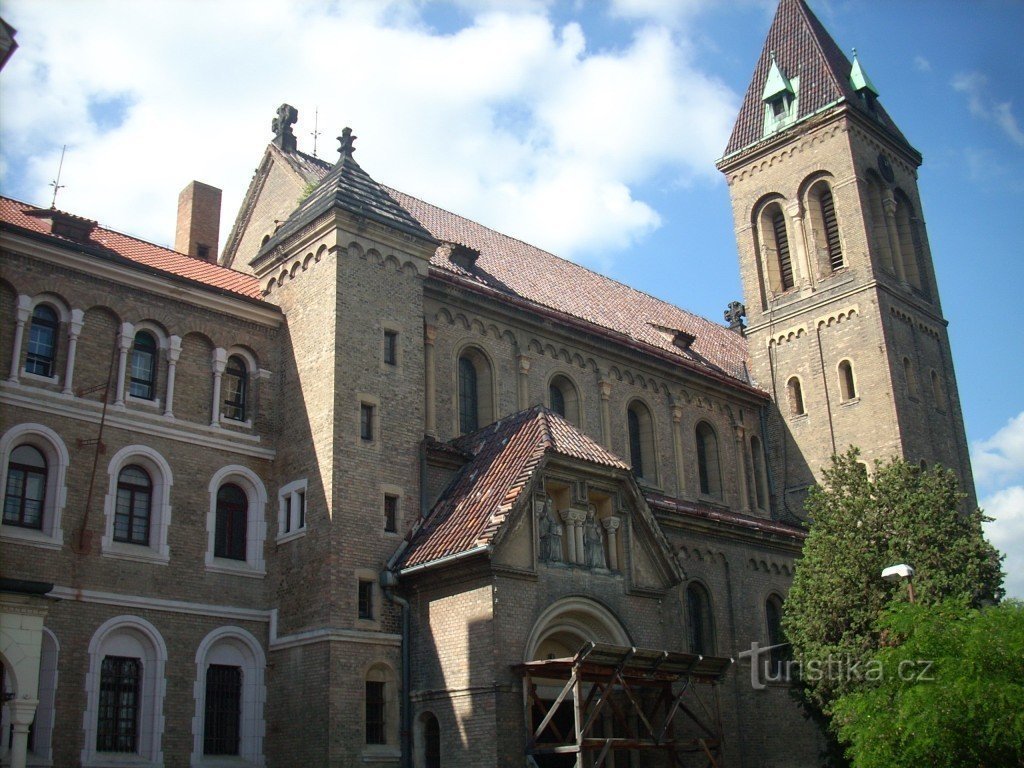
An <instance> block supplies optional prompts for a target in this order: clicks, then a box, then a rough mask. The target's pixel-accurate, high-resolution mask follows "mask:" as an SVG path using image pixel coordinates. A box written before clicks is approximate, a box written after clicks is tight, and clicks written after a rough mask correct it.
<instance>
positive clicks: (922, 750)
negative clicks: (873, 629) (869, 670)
mask: <svg viewBox="0 0 1024 768" xmlns="http://www.w3.org/2000/svg"><path fill="white" fill-rule="evenodd" d="M878 628H879V629H880V631H881V634H882V636H883V637H884V638H885V642H884V643H883V645H882V647H881V648H880V649H879V650H878V651H877V652H876V653H875V654H874V655H873V656H872V659H871V663H872V664H873V665H877V669H878V670H879V680H878V682H877V683H875V684H869V685H867V686H865V687H864V688H863V689H861V690H859V691H855V692H851V693H847V694H845V695H843V696H840V697H839V698H838V699H837V700H836V701H835V703H834V705H833V723H834V725H835V730H836V731H837V732H838V735H839V738H840V739H841V740H842V741H843V742H846V743H847V744H848V747H847V752H846V754H847V756H848V757H849V758H850V759H851V760H852V764H853V766H854V768H902V767H903V766H907V767H908V768H909V767H910V766H913V767H914V768H917V766H922V765H941V766H948V768H977V766H982V765H984V766H997V765H998V766H1024V607H1022V606H1021V604H1019V603H1016V602H1013V601H1010V602H1007V603H1004V604H1002V605H999V606H991V607H987V608H983V609H981V610H978V609H972V608H971V607H970V606H969V605H968V604H967V601H965V600H962V599H955V600H948V601H945V602H943V603H940V604H939V605H932V606H926V605H921V604H917V605H906V604H904V605H899V606H897V607H895V608H892V609H890V610H889V611H887V612H886V613H885V614H884V615H883V617H882V619H881V621H880V622H879V624H878Z"/></svg>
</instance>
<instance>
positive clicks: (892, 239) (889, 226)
mask: <svg viewBox="0 0 1024 768" xmlns="http://www.w3.org/2000/svg"><path fill="white" fill-rule="evenodd" d="M882 207H883V208H885V235H886V237H888V238H889V252H890V253H891V254H892V266H893V269H895V270H896V277H897V278H898V279H899V281H900V282H901V283H903V284H904V285H906V284H907V274H906V272H904V271H903V256H902V254H901V253H900V239H899V234H898V230H897V228H896V198H895V197H893V195H892V192H889V191H886V193H885V197H884V198H883V199H882Z"/></svg>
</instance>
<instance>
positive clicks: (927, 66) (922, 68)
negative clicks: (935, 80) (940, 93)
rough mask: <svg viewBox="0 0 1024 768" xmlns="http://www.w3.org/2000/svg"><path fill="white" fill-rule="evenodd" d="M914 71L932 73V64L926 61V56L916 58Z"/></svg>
mask: <svg viewBox="0 0 1024 768" xmlns="http://www.w3.org/2000/svg"><path fill="white" fill-rule="evenodd" d="M914 69H916V70H917V71H918V72H931V71H932V63H931V62H930V61H928V59H926V58H925V57H924V56H915V57H914Z"/></svg>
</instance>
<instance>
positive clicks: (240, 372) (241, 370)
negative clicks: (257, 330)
mask: <svg viewBox="0 0 1024 768" xmlns="http://www.w3.org/2000/svg"><path fill="white" fill-rule="evenodd" d="M223 386H224V418H226V419H232V420H234V421H245V409H246V400H247V399H248V394H249V369H248V368H246V366H245V360H244V359H243V358H242V357H241V356H240V355H232V356H231V357H229V358H228V364H227V367H226V368H225V369H224V380H223Z"/></svg>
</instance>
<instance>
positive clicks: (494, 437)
mask: <svg viewBox="0 0 1024 768" xmlns="http://www.w3.org/2000/svg"><path fill="white" fill-rule="evenodd" d="M450 445H451V446H452V447H453V448H455V449H456V450H457V451H460V452H462V453H466V454H469V455H470V456H472V458H471V459H470V460H469V462H468V463H467V464H466V465H465V466H464V467H463V468H462V469H461V470H460V471H459V473H458V474H457V475H456V477H455V479H454V480H453V481H452V483H451V485H449V486H448V489H447V490H446V491H445V492H444V494H443V495H442V496H441V498H440V499H439V500H438V501H437V503H436V504H435V505H434V508H433V510H431V512H430V514H429V515H428V516H427V517H426V518H425V520H424V521H423V524H422V525H421V526H420V527H419V529H417V530H416V531H415V532H414V534H413V536H412V540H411V541H410V543H409V546H408V548H406V549H405V551H404V552H403V553H402V555H401V557H400V559H399V560H398V562H397V567H398V568H400V569H404V568H411V567H413V566H417V565H423V564H426V563H431V562H434V561H436V560H440V559H442V558H446V557H452V556H454V555H459V554H462V553H465V552H470V551H472V550H474V549H478V548H481V547H485V546H487V545H489V544H491V543H492V542H493V541H494V537H495V535H496V534H497V533H498V531H499V529H500V528H501V525H502V523H504V522H505V520H506V518H507V517H508V514H509V512H511V511H512V509H513V508H514V507H515V504H516V502H517V501H518V500H519V497H520V495H521V493H522V491H523V490H524V489H525V488H526V486H527V485H528V484H529V482H530V480H531V478H532V477H533V474H534V470H535V469H536V468H537V466H538V465H539V464H540V461H541V459H542V458H543V457H544V456H545V454H549V453H550V454H558V455H561V456H567V457H569V458H572V459H578V460H580V461H586V462H590V463H592V464H599V465H601V466H605V467H612V468H614V469H621V470H624V471H628V470H629V466H628V465H627V464H626V463H625V462H624V461H622V459H620V458H619V457H618V456H616V455H615V454H613V453H611V452H609V451H608V450H606V449H604V448H602V447H601V446H600V445H598V444H597V443H595V442H594V441H593V440H591V439H590V438H589V437H587V436H586V435H584V434H583V433H582V432H580V431H579V430H578V429H576V427H574V426H573V425H572V424H570V423H569V422H568V421H566V420H565V419H563V418H562V417H561V416H559V415H558V414H556V413H553V412H552V411H550V410H548V409H547V408H545V407H543V406H540V405H538V406H534V407H533V408H530V409H528V410H525V411H521V412H519V413H517V414H514V415H512V416H509V417H507V418H505V419H501V420H500V421H496V422H495V423H493V424H491V425H490V426H488V427H485V428H483V429H481V430H479V431H477V432H474V433H473V434H470V435H465V436H463V437H460V438H458V439H456V440H453V441H451V443H450Z"/></svg>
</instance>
